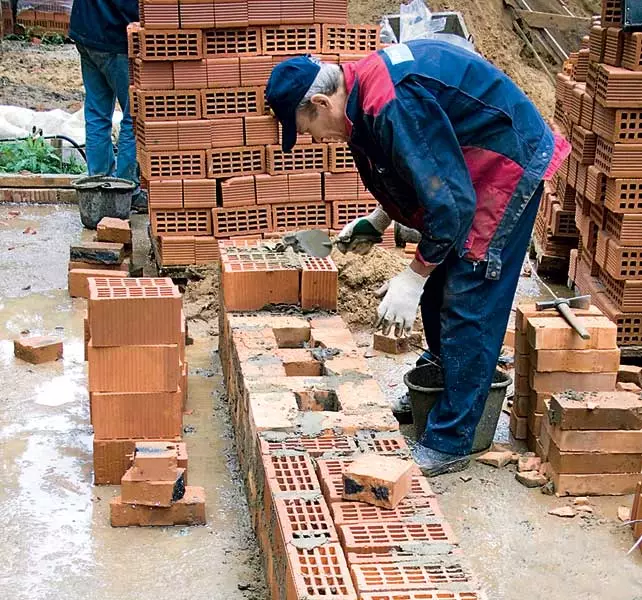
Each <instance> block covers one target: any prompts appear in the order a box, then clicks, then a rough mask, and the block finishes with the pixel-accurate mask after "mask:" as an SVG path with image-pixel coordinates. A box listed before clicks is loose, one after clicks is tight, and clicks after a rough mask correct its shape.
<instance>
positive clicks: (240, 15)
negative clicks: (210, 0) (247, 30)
mask: <svg viewBox="0 0 642 600" xmlns="http://www.w3.org/2000/svg"><path fill="white" fill-rule="evenodd" d="M214 5H215V6H214V17H215V20H216V27H217V28H223V27H247V26H248V25H249V15H248V7H247V0H215V2H214Z"/></svg>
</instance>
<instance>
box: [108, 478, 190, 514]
mask: <svg viewBox="0 0 642 600" xmlns="http://www.w3.org/2000/svg"><path fill="white" fill-rule="evenodd" d="M184 476H185V469H178V468H177V469H176V475H175V478H176V479H175V481H172V480H159V481H154V480H142V479H137V478H136V477H135V476H132V469H129V470H128V471H127V473H125V474H124V475H123V478H122V480H121V490H120V497H121V501H122V502H123V503H124V504H136V505H142V506H163V507H169V506H171V505H172V504H173V503H174V502H176V501H177V500H179V499H180V497H181V496H182V495H183V494H184V491H185V483H184Z"/></svg>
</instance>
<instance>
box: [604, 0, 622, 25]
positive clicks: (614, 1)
mask: <svg viewBox="0 0 642 600" xmlns="http://www.w3.org/2000/svg"><path fill="white" fill-rule="evenodd" d="M601 22H602V26H603V27H604V26H606V27H608V26H614V27H619V26H621V25H622V0H602V15H601Z"/></svg>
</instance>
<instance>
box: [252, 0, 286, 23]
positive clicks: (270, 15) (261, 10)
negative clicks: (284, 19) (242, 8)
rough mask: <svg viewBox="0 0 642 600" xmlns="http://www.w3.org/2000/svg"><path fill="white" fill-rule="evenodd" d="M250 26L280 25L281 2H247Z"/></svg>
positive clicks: (254, 0) (258, 0)
mask: <svg viewBox="0 0 642 600" xmlns="http://www.w3.org/2000/svg"><path fill="white" fill-rule="evenodd" d="M247 9H248V10H247V12H248V20H249V23H250V25H280V24H281V0H248V2H247Z"/></svg>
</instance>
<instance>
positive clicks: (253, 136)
mask: <svg viewBox="0 0 642 600" xmlns="http://www.w3.org/2000/svg"><path fill="white" fill-rule="evenodd" d="M257 58H260V57H257ZM278 142H279V136H278V127H277V121H276V119H275V118H274V117H272V116H270V115H262V116H253V117H252V116H250V117H245V143H246V144H247V145H248V146H260V145H263V144H265V145H269V144H278Z"/></svg>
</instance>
